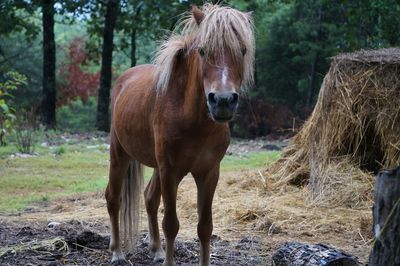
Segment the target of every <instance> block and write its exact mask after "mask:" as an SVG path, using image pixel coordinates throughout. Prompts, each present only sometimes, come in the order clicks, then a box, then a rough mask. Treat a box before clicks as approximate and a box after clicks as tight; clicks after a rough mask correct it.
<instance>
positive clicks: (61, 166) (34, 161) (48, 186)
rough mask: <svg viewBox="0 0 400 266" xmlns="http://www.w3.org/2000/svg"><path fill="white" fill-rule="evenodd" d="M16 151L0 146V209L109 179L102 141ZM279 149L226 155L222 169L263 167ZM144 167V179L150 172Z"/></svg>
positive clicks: (92, 187) (94, 187)
mask: <svg viewBox="0 0 400 266" xmlns="http://www.w3.org/2000/svg"><path fill="white" fill-rule="evenodd" d="M15 152H17V151H16V148H14V147H13V146H12V145H9V146H6V147H0V184H1V185H0V212H9V211H13V210H21V209H24V208H26V207H27V206H29V205H30V204H32V203H33V202H47V201H50V200H52V199H55V198H57V197H61V196H66V195H71V194H74V193H84V192H96V191H100V190H103V189H104V188H105V187H106V186H107V182H108V166H109V154H108V150H107V148H106V146H105V145H104V144H96V145H92V146H90V145H86V144H85V143H79V144H63V146H58V147H51V148H50V147H41V146H38V149H37V152H38V153H39V156H33V157H28V158H13V159H11V158H10V154H13V153H15ZM278 156H279V152H270V151H262V152H253V153H248V154H246V155H243V156H241V157H239V156H234V155H231V156H225V158H224V159H223V161H222V163H221V171H222V172H228V171H239V170H243V169H255V168H261V167H264V166H266V165H268V164H270V163H271V162H273V161H274V160H276V159H277V158H278ZM152 172H153V171H152V169H151V168H147V167H146V169H145V180H148V179H149V178H150V176H151V174H152Z"/></svg>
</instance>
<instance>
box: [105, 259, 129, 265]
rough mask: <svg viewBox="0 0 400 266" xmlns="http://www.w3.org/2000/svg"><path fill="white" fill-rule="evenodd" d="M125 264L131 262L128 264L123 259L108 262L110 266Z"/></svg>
mask: <svg viewBox="0 0 400 266" xmlns="http://www.w3.org/2000/svg"><path fill="white" fill-rule="evenodd" d="M126 265H131V264H129V262H128V261H127V260H125V259H118V260H113V261H111V263H110V266H126Z"/></svg>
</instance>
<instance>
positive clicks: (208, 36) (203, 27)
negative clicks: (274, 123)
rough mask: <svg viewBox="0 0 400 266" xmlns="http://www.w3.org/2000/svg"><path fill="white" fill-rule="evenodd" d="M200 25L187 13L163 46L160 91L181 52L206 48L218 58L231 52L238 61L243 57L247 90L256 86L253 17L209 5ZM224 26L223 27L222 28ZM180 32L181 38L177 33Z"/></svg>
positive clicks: (158, 76)
mask: <svg viewBox="0 0 400 266" xmlns="http://www.w3.org/2000/svg"><path fill="white" fill-rule="evenodd" d="M202 11H203V12H204V18H203V20H202V22H201V23H200V25H198V23H197V22H196V19H195V18H194V16H193V14H191V13H186V14H185V15H184V17H183V18H182V19H181V21H180V22H179V23H178V25H177V27H176V30H175V33H173V34H172V35H171V37H169V38H168V39H167V40H165V41H164V42H163V44H162V45H161V47H160V49H159V51H158V52H157V54H156V57H155V64H156V66H157V73H156V81H157V90H158V91H165V90H166V88H167V87H168V83H169V80H170V77H171V72H172V71H173V66H174V63H175V60H176V56H177V54H178V53H179V51H180V50H181V49H184V48H189V49H192V48H193V42H194V41H196V46H200V47H202V48H203V49H204V50H205V51H206V52H207V53H212V54H214V55H217V54H218V53H221V54H222V53H223V52H224V51H225V50H226V49H228V50H229V51H230V53H231V55H232V56H233V58H234V59H236V58H241V57H242V56H243V54H242V53H243V49H246V51H247V52H246V54H245V56H244V58H243V62H242V64H243V67H244V73H243V86H244V87H250V86H251V85H252V84H253V81H254V79H253V71H254V53H255V40H254V33H253V32H254V30H253V22H252V18H251V15H249V14H247V13H243V12H240V11H238V10H235V9H233V8H230V7H225V6H219V5H212V4H205V5H204V6H203V7H202ZM221 25H222V26H221ZM176 32H180V34H178V33H176ZM193 36H196V38H193Z"/></svg>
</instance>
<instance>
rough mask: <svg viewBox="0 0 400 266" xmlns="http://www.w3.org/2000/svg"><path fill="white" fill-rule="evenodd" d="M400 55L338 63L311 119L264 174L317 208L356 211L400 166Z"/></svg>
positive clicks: (345, 58)
mask: <svg viewBox="0 0 400 266" xmlns="http://www.w3.org/2000/svg"><path fill="white" fill-rule="evenodd" d="M399 136H400V49H399V48H390V49H380V50H374V51H360V52H356V53H349V54H341V55H338V56H336V57H334V58H333V60H332V63H331V67H330V70H329V72H328V74H327V75H326V76H325V79H324V82H323V84H322V87H321V90H320V93H319V96H318V101H317V104H316V106H315V109H314V111H313V113H312V115H311V116H310V118H309V119H308V120H307V121H306V123H305V124H304V125H303V127H302V129H301V130H300V132H299V133H298V134H297V135H296V136H294V137H293V139H292V144H291V145H290V146H289V147H287V149H286V150H285V151H284V152H283V154H282V157H281V159H280V160H278V161H277V162H276V163H275V164H273V165H272V166H271V167H270V168H269V169H267V172H266V173H265V174H266V175H267V176H268V177H269V178H271V179H272V180H275V181H277V183H278V184H282V183H289V184H294V185H304V184H308V186H309V188H310V190H311V192H312V193H311V194H312V197H311V199H312V200H313V201H315V202H321V201H325V202H326V201H327V202H329V203H330V204H331V203H335V202H336V203H340V204H347V205H350V206H357V205H359V203H360V202H362V201H364V200H365V199H366V198H370V196H371V195H370V192H371V191H372V182H373V176H372V175H373V174H374V173H376V172H377V171H378V170H380V169H382V168H391V167H396V166H398V165H400V137H399Z"/></svg>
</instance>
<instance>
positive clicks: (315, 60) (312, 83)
mask: <svg viewBox="0 0 400 266" xmlns="http://www.w3.org/2000/svg"><path fill="white" fill-rule="evenodd" d="M317 23H318V29H317V35H316V36H315V42H316V43H318V42H319V41H320V38H321V27H322V6H320V7H319V9H318V20H317ZM317 65H318V51H315V55H314V57H313V61H312V63H311V74H310V85H309V88H308V93H307V100H306V107H307V108H310V107H311V106H312V104H313V101H312V100H313V96H314V91H315V81H316V76H317Z"/></svg>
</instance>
